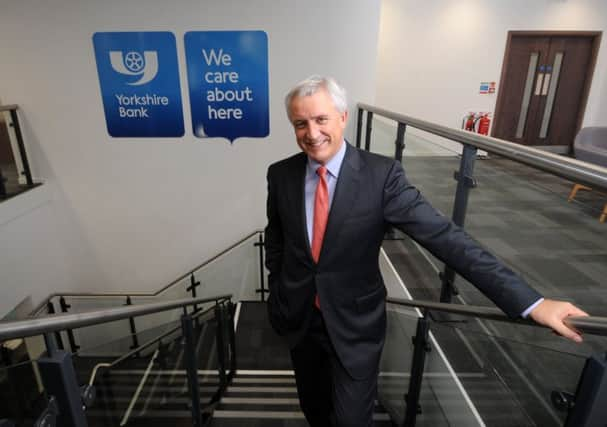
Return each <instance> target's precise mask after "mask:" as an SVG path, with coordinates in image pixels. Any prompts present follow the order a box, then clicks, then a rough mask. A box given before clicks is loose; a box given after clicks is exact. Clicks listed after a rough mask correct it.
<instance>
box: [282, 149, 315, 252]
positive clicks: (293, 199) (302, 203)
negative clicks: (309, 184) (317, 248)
mask: <svg viewBox="0 0 607 427" xmlns="http://www.w3.org/2000/svg"><path fill="white" fill-rule="evenodd" d="M307 164H308V157H307V156H306V155H305V154H304V153H300V155H299V156H297V161H296V162H295V164H294V170H293V176H292V179H290V180H289V187H288V191H287V198H288V201H289V206H291V214H292V215H293V221H294V223H295V224H296V227H297V229H298V230H299V231H300V232H299V233H298V238H299V239H300V242H301V245H302V246H301V247H304V248H307V251H306V252H307V253H308V256H309V258H310V260H312V250H311V248H310V242H309V240H308V229H307V224H306V191H305V180H306V166H307Z"/></svg>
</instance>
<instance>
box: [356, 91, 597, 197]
mask: <svg viewBox="0 0 607 427" xmlns="http://www.w3.org/2000/svg"><path fill="white" fill-rule="evenodd" d="M358 108H359V109H362V110H365V111H370V112H372V113H373V114H378V115H380V116H382V117H386V118H388V119H392V120H394V121H396V122H398V123H403V124H406V125H408V126H412V127H414V128H416V129H421V130H423V131H426V132H429V133H432V134H434V135H438V136H442V137H445V138H448V139H451V140H453V141H457V142H460V143H462V144H468V145H471V146H473V147H476V148H479V149H481V150H484V151H487V152H490V153H494V154H499V155H500V156H503V157H505V158H507V159H510V160H513V161H515V162H518V163H524V164H526V165H529V166H532V167H534V168H537V169H541V170H544V171H546V172H550V173H552V174H554V175H558V176H560V177H562V178H566V179H570V180H572V181H575V182H578V183H582V184H588V185H590V186H591V187H593V188H596V189H600V190H607V168H604V167H601V166H598V165H593V164H591V163H586V162H582V161H580V160H576V159H572V158H569V157H565V156H560V155H557V154H553V153H549V152H546V151H542V150H538V149H537V148H532V147H527V146H524V145H520V144H515V143H512V142H509V141H505V140H503V139H497V138H493V137H490V136H484V135H479V134H476V133H472V132H467V131H463V130H460V129H454V128H451V127H448V126H443V125H439V124H436V123H432V122H428V121H425V120H421V119H417V118H415V117H411V116H407V115H405V114H401V113H397V112H394V111H390V110H385V109H383V108H379V107H376V106H373V105H370V104H365V103H358Z"/></svg>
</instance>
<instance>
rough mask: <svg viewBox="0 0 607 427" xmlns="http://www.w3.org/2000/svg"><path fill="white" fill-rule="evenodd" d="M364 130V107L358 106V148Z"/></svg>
mask: <svg viewBox="0 0 607 427" xmlns="http://www.w3.org/2000/svg"><path fill="white" fill-rule="evenodd" d="M362 131H363V109H362V108H360V107H358V117H357V120H356V148H360V137H361V136H362Z"/></svg>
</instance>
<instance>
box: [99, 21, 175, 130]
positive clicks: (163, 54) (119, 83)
mask: <svg viewBox="0 0 607 427" xmlns="http://www.w3.org/2000/svg"><path fill="white" fill-rule="evenodd" d="M93 45H94V47H95V59H96V60H97V72H98V73H99V84H100V85H101V96H102V97H103V108H104V110H105V120H106V123H107V129H108V132H109V134H110V135H111V136H113V137H178V136H183V134H184V129H183V110H182V105H181V90H180V87H179V69H178V66H177V49H176V46H175V36H174V35H173V33H170V32H114V33H95V34H94V35H93Z"/></svg>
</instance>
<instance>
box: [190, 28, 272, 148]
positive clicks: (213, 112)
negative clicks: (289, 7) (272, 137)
mask: <svg viewBox="0 0 607 427" xmlns="http://www.w3.org/2000/svg"><path fill="white" fill-rule="evenodd" d="M185 55H186V62H187V67H188V84H189V94H190V108H191V111H192V127H193V132H194V135H196V136H197V137H199V138H207V137H210V138H211V137H213V138H214V137H221V138H227V139H228V140H229V141H230V142H231V143H232V142H234V140H235V139H236V138H240V137H254V138H261V137H265V136H268V134H269V132H270V118H269V94H268V36H267V35H266V33H265V32H264V31H190V32H187V33H186V34H185Z"/></svg>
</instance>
